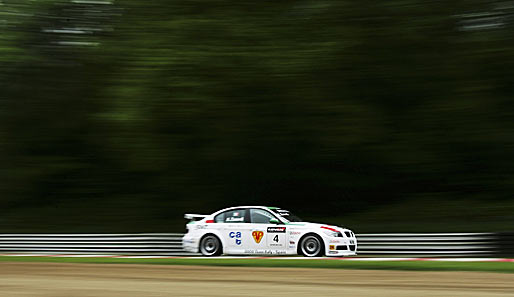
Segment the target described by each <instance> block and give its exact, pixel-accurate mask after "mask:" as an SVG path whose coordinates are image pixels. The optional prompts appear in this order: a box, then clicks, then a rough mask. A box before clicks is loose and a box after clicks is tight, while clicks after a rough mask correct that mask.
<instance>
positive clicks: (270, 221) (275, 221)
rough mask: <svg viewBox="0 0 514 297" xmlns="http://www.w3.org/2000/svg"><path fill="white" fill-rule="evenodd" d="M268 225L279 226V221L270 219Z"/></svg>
mask: <svg viewBox="0 0 514 297" xmlns="http://www.w3.org/2000/svg"><path fill="white" fill-rule="evenodd" d="M269 223H270V224H275V225H278V224H280V221H279V220H277V219H271V220H269Z"/></svg>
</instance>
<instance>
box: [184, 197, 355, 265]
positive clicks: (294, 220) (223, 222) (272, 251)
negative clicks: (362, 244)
mask: <svg viewBox="0 0 514 297" xmlns="http://www.w3.org/2000/svg"><path fill="white" fill-rule="evenodd" d="M184 217H185V218H186V219H189V220H191V222H189V223H188V224H187V234H186V235H185V236H184V237H183V238H182V245H183V247H184V250H186V251H189V252H193V253H198V252H200V253H202V254H203V255H204V256H219V255H221V254H227V255H296V254H299V255H304V256H307V257H321V256H324V255H326V256H352V255H356V254H357V239H356V238H355V234H354V233H353V232H352V231H351V230H348V229H345V228H341V227H336V226H330V225H324V224H315V223H307V222H303V221H302V220H301V219H299V218H298V217H297V216H295V215H293V214H292V213H290V212H289V211H287V210H284V209H280V208H276V207H264V206H239V207H231V208H226V209H222V210H220V211H217V212H215V213H213V214H211V215H197V214H186V215H184Z"/></svg>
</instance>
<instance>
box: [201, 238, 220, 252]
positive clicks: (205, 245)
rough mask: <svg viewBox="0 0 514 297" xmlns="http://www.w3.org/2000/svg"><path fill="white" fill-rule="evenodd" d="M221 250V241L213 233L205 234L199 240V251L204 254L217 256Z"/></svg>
mask: <svg viewBox="0 0 514 297" xmlns="http://www.w3.org/2000/svg"><path fill="white" fill-rule="evenodd" d="M222 250H223V249H222V247H221V242H220V240H219V238H218V237H216V236H215V235H207V236H205V237H204V238H202V240H201V241H200V253H202V255H204V256H207V257H211V256H219V255H221V251H222Z"/></svg>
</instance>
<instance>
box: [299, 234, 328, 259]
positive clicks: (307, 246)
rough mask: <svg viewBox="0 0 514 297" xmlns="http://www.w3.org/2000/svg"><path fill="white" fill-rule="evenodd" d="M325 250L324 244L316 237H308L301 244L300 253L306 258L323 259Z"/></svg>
mask: <svg viewBox="0 0 514 297" xmlns="http://www.w3.org/2000/svg"><path fill="white" fill-rule="evenodd" d="M323 249H324V247H323V242H322V241H321V238H319V237H318V236H316V235H307V236H305V237H304V238H303V239H302V242H301V243H300V251H301V253H302V255H304V256H306V257H321V256H323Z"/></svg>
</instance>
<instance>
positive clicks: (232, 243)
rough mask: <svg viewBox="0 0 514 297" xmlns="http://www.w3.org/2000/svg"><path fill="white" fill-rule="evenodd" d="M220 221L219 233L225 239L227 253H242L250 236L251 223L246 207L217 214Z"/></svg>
mask: <svg viewBox="0 0 514 297" xmlns="http://www.w3.org/2000/svg"><path fill="white" fill-rule="evenodd" d="M217 221H222V222H223V223H221V233H222V234H223V237H224V239H225V244H226V245H227V246H226V247H225V252H226V253H227V254H243V253H244V251H245V249H247V248H248V244H249V243H250V241H251V239H252V237H251V224H250V219H249V211H248V209H244V208H240V209H232V210H229V211H226V212H224V213H222V214H220V217H219V218H218V216H217Z"/></svg>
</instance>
